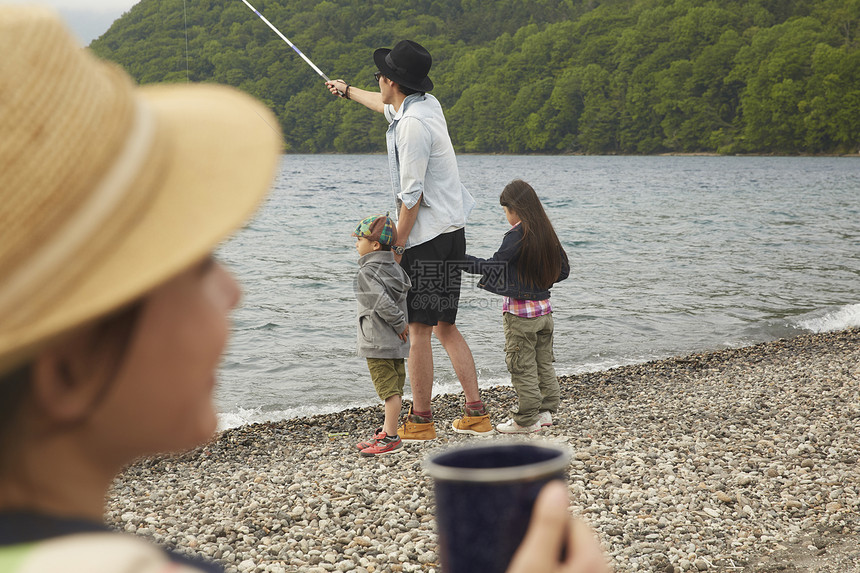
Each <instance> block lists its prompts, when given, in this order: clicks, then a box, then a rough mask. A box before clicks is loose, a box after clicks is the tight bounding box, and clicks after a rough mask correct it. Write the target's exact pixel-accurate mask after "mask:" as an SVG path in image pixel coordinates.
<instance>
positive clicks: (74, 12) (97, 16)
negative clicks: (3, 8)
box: [0, 0, 139, 46]
mask: <svg viewBox="0 0 860 573" xmlns="http://www.w3.org/2000/svg"><path fill="white" fill-rule="evenodd" d="M138 1H139V0H38V1H35V0H33V1H31V0H0V4H41V5H43V6H51V7H53V8H54V9H56V10H57V11H58V12H59V13H60V14H61V15H62V16H63V19H64V20H66V22H67V23H68V24H69V27H70V28H71V29H72V31H73V32H74V33H75V36H77V38H78V40H79V41H80V42H81V44H82V45H84V46H86V45H88V44H89V43H90V42H91V41H93V40H94V39H95V38H98V37H99V36H101V35H102V34H104V33H105V32H106V31H107V29H108V28H110V25H111V24H113V21H114V20H116V19H117V18H119V17H120V16H122V15H123V14H124V13H125V12H128V11H129V10H130V9H131V7H132V6H134V5H135V4H137V2H138Z"/></svg>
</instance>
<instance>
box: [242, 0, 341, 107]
mask: <svg viewBox="0 0 860 573" xmlns="http://www.w3.org/2000/svg"><path fill="white" fill-rule="evenodd" d="M242 2H244V3H245V6H247V7H248V8H250V9H251V10H253V11H254V14H256V15H257V16H259V17H260V18H261V19H262V20H263V22H265V23H266V24H267V25H268V26H269V28H271V29H272V30H273V31H274V32H275V34H277V35H278V36H280V37H281V39H282V40H283V41H285V42H286V43H287V44H289V45H290V47H291V48H292V49H293V50H295V52H296V53H297V54H298V55H300V56H301V57H302V59H303V60H304V61H306V62H307V63H308V65H309V66H310V67H312V68H313V69H314V71H315V72H316V73H318V74H319V75H320V76H322V79H324V80H325V81H327V82H329V81H331V80H330V79H328V76H327V75H325V74H324V73H322V70H320V69H319V68H318V67H316V65H315V64H314V63H313V62H312V61H310V59H309V58H308V57H307V56H306V55H304V54H303V53H302V51H301V50H300V49H298V48H297V47H296V46H295V44H293V43H292V42H290V41H289V40H288V39H287V37H286V36H284V35H283V34H281V31H280V30H278V29H277V28H275V26H273V25H272V23H271V22H269V21H268V20H266V17H265V16H263V15H262V14H260V12H259V10H257V9H256V8H254V7H253V6H251V5H250V4H249V3H248V0H242ZM338 91H339V90H338Z"/></svg>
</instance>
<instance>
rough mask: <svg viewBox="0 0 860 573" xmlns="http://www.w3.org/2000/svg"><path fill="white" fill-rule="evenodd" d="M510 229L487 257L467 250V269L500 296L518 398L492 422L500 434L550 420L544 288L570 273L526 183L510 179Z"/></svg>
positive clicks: (554, 405) (506, 204)
mask: <svg viewBox="0 0 860 573" xmlns="http://www.w3.org/2000/svg"><path fill="white" fill-rule="evenodd" d="M499 203H500V204H501V206H502V208H503V209H504V211H505V217H507V219H508V223H510V225H511V228H510V229H509V230H508V231H507V232H506V233H505V236H504V238H503V239H502V245H501V246H500V247H499V250H498V251H496V253H495V254H494V255H493V256H492V257H490V258H489V259H479V258H477V257H473V256H471V255H466V258H467V265H466V271H467V272H471V273H474V274H481V275H483V276H482V277H481V280H480V281H479V282H478V287H480V288H483V289H485V290H488V291H490V292H492V293H496V294H500V295H502V297H504V298H503V301H502V314H503V317H504V318H503V320H504V329H505V362H506V363H507V366H508V371H509V372H510V373H511V383H512V384H513V386H514V390H516V392H517V397H518V398H519V403H518V406H517V409H516V410H515V411H512V417H511V418H510V419H509V420H508V421H507V422H504V423H502V424H499V425H497V426H496V430H498V431H499V432H502V433H505V434H522V433H531V432H539V431H540V430H541V428H542V427H545V426H550V425H552V415H553V414H554V413H555V412H556V411H557V410H558V403H559V387H558V378H556V375H555V369H554V368H553V366H552V362H553V353H552V337H553V321H552V305H551V304H550V292H549V289H550V287H552V285H553V284H555V283H557V282H559V281H562V280H564V279H566V278H567V277H568V275H569V274H570V265H569V263H568V260H567V253H565V251H564V249H563V248H562V246H561V242H560V241H559V240H558V235H556V232H555V229H554V228H553V226H552V223H551V222H550V220H549V217H548V216H547V214H546V211H545V210H544V208H543V205H542V204H541V202H540V199H539V198H538V196H537V193H535V190H534V189H532V187H531V185H529V184H528V183H526V182H525V181H522V180H519V179H517V180H515V181H512V182H511V183H509V184H508V185H507V186H505V188H504V190H503V191H502V194H501V196H500V197H499Z"/></svg>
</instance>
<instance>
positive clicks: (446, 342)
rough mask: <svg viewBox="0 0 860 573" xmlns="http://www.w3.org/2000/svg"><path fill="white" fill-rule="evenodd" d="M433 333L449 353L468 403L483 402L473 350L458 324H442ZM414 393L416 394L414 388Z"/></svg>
mask: <svg viewBox="0 0 860 573" xmlns="http://www.w3.org/2000/svg"><path fill="white" fill-rule="evenodd" d="M433 332H434V333H435V334H436V338H437V339H439V342H440V343H441V344H442V347H443V348H444V349H445V352H447V353H448V358H449V359H450V360H451V365H452V366H453V367H454V372H455V373H456V374H457V378H458V379H459V380H460V386H462V387H463V393H464V394H465V395H466V402H479V401H480V400H481V393H480V391H479V390H478V373H477V371H476V370H475V359H474V358H472V350H471V349H470V348H469V345H468V343H466V339H465V338H463V335H462V334H460V329H458V328H457V325H456V324H451V323H450V322H440V323H439V324H437V325H436V326H435V327H434V328H433ZM410 333H411V330H410ZM409 359H410V361H411V360H412V353H411V352H410V354H409ZM431 368H432V364H431ZM410 373H411V370H410ZM431 376H432V372H431ZM412 392H413V393H414V392H415V389H414V388H413V390H412ZM428 403H429V402H428Z"/></svg>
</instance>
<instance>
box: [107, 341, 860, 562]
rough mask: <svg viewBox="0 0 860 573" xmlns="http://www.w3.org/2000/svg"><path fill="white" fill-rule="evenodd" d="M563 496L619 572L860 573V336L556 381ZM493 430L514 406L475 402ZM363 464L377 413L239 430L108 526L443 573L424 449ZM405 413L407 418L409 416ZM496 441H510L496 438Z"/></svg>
mask: <svg viewBox="0 0 860 573" xmlns="http://www.w3.org/2000/svg"><path fill="white" fill-rule="evenodd" d="M560 384H561V387H562V396H563V397H562V405H561V407H560V409H559V412H558V413H557V415H556V416H555V425H554V426H552V427H551V428H549V429H548V430H547V431H544V432H542V433H541V434H540V435H539V436H538V437H536V438H531V437H528V438H524V439H542V440H549V441H556V442H561V443H564V444H567V445H568V446H569V447H570V448H571V449H572V450H573V452H574V459H573V461H572V463H571V466H570V470H569V474H568V475H569V479H568V489H569V492H570V496H571V508H572V512H573V513H574V514H575V515H579V516H582V517H583V518H584V519H586V520H587V521H588V522H589V523H590V524H591V525H592V527H594V528H595V531H596V533H597V535H598V537H599V538H600V540H601V542H602V543H603V545H604V547H605V549H606V551H607V553H608V555H609V556H610V559H611V563H612V565H613V567H614V569H615V571H618V572H622V571H636V570H647V571H672V572H678V571H702V570H711V571H739V572H762V573H763V572H765V571H778V570H788V571H792V570H796V571H818V572H821V573H823V572H830V571H832V572H834V573H835V572H837V571H839V572H845V571H849V572H850V571H858V572H860V465H858V457H860V400H858V394H859V393H858V390H860V329H850V330H844V331H838V332H831V333H825V334H813V335H802V336H798V337H795V338H791V339H784V340H777V341H773V342H766V343H762V344H758V345H755V346H749V347H744V348H739V349H727V350H720V351H716V352H710V353H703V354H693V355H689V356H683V357H675V358H669V359H664V360H658V361H652V362H647V363H642V364H635V365H630V366H622V367H617V368H613V369H610V370H604V371H597V372H590V373H584V374H578V375H573V376H563V377H560ZM482 394H483V397H484V400H485V402H486V403H487V405H488V406H489V408H490V412H491V415H492V419H493V421H494V423H500V422H502V421H504V420H505V419H506V409H507V408H508V407H510V406H511V405H512V404H513V403H514V401H515V394H514V391H513V389H512V388H510V387H505V386H497V387H494V388H490V389H482ZM461 402H462V398H461V397H460V396H459V395H441V396H436V397H434V398H433V407H434V416H435V418H436V430H437V433H438V436H439V438H438V439H437V440H435V441H433V442H430V443H418V444H407V445H406V446H405V452H404V453H402V454H397V455H392V456H383V457H381V458H371V459H365V458H361V457H359V456H358V454H357V452H356V451H355V450H354V445H353V444H354V443H355V442H357V441H359V440H362V439H365V438H367V437H368V435H369V434H370V432H371V431H372V429H373V428H375V427H377V426H378V425H379V422H380V421H381V418H382V408H381V405H380V406H371V407H364V408H352V409H348V410H344V411H342V412H338V413H335V414H320V415H315V416H312V417H308V418H291V419H288V420H283V421H280V422H266V423H260V424H254V425H250V426H240V427H237V428H230V429H227V430H224V431H222V432H220V433H219V434H217V435H216V436H215V437H214V439H213V440H212V441H211V442H209V443H208V444H206V445H205V446H202V447H200V448H198V449H196V450H194V451H192V452H189V453H186V454H181V455H176V456H168V457H160V458H148V459H145V460H141V461H139V462H137V463H136V464H133V465H132V466H130V467H129V468H127V469H126V471H125V472H124V473H123V474H121V475H120V476H119V477H118V478H117V480H116V481H115V483H114V487H113V488H112V490H111V492H110V495H109V498H108V511H107V514H106V519H107V522H108V524H109V525H111V526H113V527H115V528H117V529H120V530H125V531H128V532H131V533H136V534H139V535H143V536H145V537H148V538H150V539H152V540H154V541H155V542H156V543H159V544H162V545H165V546H168V547H171V548H174V549H176V550H178V551H180V552H184V553H189V554H193V555H201V556H205V557H207V558H209V559H214V560H216V561H219V562H220V563H222V564H223V565H224V566H225V567H226V568H227V571H229V572H231V573H232V572H236V571H239V572H243V573H244V572H249V571H253V572H264V571H267V572H271V573H278V572H280V573H285V572H293V571H294V572H306V573H320V572H322V571H356V572H358V573H364V572H379V571H406V572H411V571H426V572H435V573H439V572H440V571H441V568H440V567H439V565H438V556H437V554H436V534H435V531H434V527H435V522H434V520H433V503H432V482H431V481H430V479H429V478H428V477H427V476H426V475H425V474H424V473H423V471H422V469H421V461H422V460H423V458H424V456H425V455H426V454H427V453H429V452H430V451H431V450H434V449H436V448H439V447H444V446H446V445H449V444H454V443H460V442H464V441H472V440H475V439H477V438H471V437H468V436H461V435H459V434H456V433H454V432H453V430H452V429H451V428H450V423H451V421H452V420H453V419H455V418H456V417H458V416H459V415H460V408H461ZM404 410H405V407H404ZM486 439H504V438H502V437H500V436H498V435H497V436H495V437H492V438H486Z"/></svg>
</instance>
